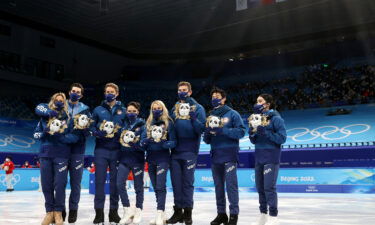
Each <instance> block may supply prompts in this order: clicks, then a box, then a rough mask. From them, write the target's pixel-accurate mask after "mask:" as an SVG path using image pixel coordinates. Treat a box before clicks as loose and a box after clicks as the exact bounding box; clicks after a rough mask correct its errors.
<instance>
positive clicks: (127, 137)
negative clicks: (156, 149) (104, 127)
mask: <svg viewBox="0 0 375 225" xmlns="http://www.w3.org/2000/svg"><path fill="white" fill-rule="evenodd" d="M138 141H139V136H136V135H135V133H134V132H133V131H131V130H124V131H123V132H122V133H121V136H120V143H121V145H122V146H124V147H130V145H129V143H131V142H132V143H136V142H138Z"/></svg>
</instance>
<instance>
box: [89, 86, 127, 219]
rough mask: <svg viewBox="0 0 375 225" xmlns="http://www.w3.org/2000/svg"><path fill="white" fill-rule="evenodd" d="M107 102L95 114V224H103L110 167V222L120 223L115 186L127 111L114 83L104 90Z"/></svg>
mask: <svg viewBox="0 0 375 225" xmlns="http://www.w3.org/2000/svg"><path fill="white" fill-rule="evenodd" d="M104 94H105V101H103V103H102V104H101V105H100V106H97V107H96V108H95V109H94V111H93V113H92V119H93V123H92V134H93V136H95V137H96V140H95V150H94V156H95V160H94V161H95V166H96V171H95V199H94V208H95V213H96V215H95V219H94V224H101V223H103V222H104V203H105V194H104V185H105V181H106V177H107V168H108V167H109V174H110V175H109V177H110V178H109V179H110V185H109V187H110V188H109V189H110V207H109V209H110V210H109V215H108V217H109V222H110V223H111V222H114V223H119V222H120V219H121V218H120V217H119V216H118V212H117V211H118V201H119V196H118V192H117V187H116V179H117V161H118V154H119V151H120V148H121V145H120V142H119V133H120V131H119V127H121V124H122V121H123V120H124V118H125V113H126V109H125V108H124V107H123V106H122V104H121V102H120V101H116V97H117V96H118V94H119V88H118V86H117V85H116V84H114V83H108V84H106V85H105V88H104Z"/></svg>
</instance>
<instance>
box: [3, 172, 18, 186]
mask: <svg viewBox="0 0 375 225" xmlns="http://www.w3.org/2000/svg"><path fill="white" fill-rule="evenodd" d="M20 180H21V177H20V175H19V174H13V176H12V178H11V180H10V182H11V184H12V186H15V185H16V184H17V183H18V182H20ZM0 184H2V185H3V186H4V187H7V179H6V175H5V174H1V175H0Z"/></svg>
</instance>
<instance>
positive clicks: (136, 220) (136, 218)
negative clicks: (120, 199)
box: [133, 208, 142, 224]
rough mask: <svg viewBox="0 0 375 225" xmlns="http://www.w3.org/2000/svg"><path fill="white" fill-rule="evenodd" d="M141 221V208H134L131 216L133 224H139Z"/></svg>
mask: <svg viewBox="0 0 375 225" xmlns="http://www.w3.org/2000/svg"><path fill="white" fill-rule="evenodd" d="M141 221H142V209H140V208H136V209H135V213H134V218H133V223H134V224H139V223H140V222H141Z"/></svg>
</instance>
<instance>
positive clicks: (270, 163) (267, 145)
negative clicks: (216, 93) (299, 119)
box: [249, 94, 286, 225]
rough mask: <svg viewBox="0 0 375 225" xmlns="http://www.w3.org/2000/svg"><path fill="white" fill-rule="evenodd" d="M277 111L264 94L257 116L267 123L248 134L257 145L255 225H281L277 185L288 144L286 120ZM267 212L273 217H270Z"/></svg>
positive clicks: (267, 95)
mask: <svg viewBox="0 0 375 225" xmlns="http://www.w3.org/2000/svg"><path fill="white" fill-rule="evenodd" d="M274 107H275V103H274V100H273V97H272V96H271V95H269V94H261V95H260V96H259V97H258V98H257V104H256V105H255V106H254V113H256V114H262V115H263V116H265V117H266V118H267V121H268V122H266V123H267V124H262V125H259V126H257V127H250V130H249V134H250V135H249V138H250V141H251V143H253V144H255V183H256V187H257V191H258V194H259V204H260V207H259V210H260V213H261V215H260V217H259V218H258V220H257V221H256V222H255V223H253V225H264V224H266V225H277V224H279V223H278V219H277V214H278V209H277V192H276V181H277V176H278V173H279V167H280V155H281V145H282V144H283V143H285V141H286V130H285V125H284V120H283V119H282V118H281V116H280V114H279V113H278V112H277V111H276V110H275V109H274ZM268 208H269V209H268ZM268 210H269V215H270V217H267V212H268Z"/></svg>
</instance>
